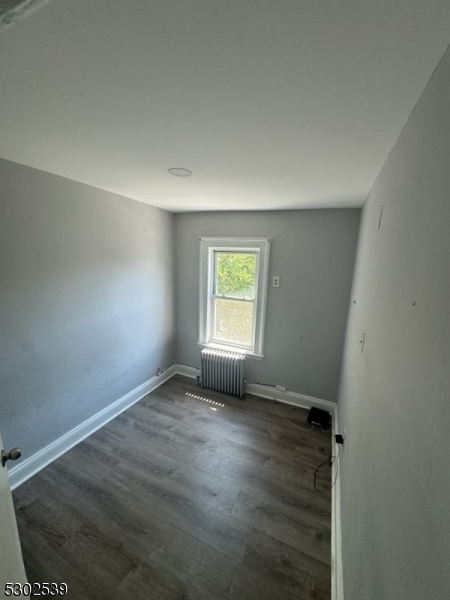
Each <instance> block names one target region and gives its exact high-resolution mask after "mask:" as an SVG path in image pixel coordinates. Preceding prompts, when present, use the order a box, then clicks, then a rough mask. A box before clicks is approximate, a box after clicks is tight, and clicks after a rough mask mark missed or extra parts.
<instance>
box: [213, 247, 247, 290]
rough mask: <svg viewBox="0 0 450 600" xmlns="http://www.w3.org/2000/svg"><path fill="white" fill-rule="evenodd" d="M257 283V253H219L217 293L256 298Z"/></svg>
mask: <svg viewBox="0 0 450 600" xmlns="http://www.w3.org/2000/svg"><path fill="white" fill-rule="evenodd" d="M255 283H256V254H244V253H235V254H233V253H231V252H218V253H217V272H216V294H217V295H219V296H233V297H235V298H254V297H255Z"/></svg>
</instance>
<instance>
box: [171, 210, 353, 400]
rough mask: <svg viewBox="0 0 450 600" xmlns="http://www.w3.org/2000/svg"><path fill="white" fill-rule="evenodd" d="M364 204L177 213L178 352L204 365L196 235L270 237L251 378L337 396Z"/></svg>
mask: <svg viewBox="0 0 450 600" xmlns="http://www.w3.org/2000/svg"><path fill="white" fill-rule="evenodd" d="M359 219H360V210H358V209H348V210H347V209H340V210H298V211H279V212H226V213H217V212H214V213H195V214H193V213H187V214H177V215H176V216H175V228H176V239H177V360H178V361H179V362H181V363H184V364H188V365H192V366H199V365H200V349H199V347H198V346H197V341H198V320H199V309H198V305H199V284H198V281H199V241H198V240H199V237H201V236H205V237H208V236H225V237H226V236H237V237H245V236H253V237H266V236H267V237H271V238H272V240H273V241H272V244H271V251H270V252H271V254H270V277H272V276H274V275H279V276H280V277H281V287H280V288H279V289H275V288H272V287H270V286H269V290H268V301H267V302H268V303H267V315H266V330H265V345H264V355H265V357H264V359H263V360H262V361H258V360H254V359H248V360H247V379H250V380H256V381H261V382H263V383H272V384H280V385H283V386H285V387H287V388H288V389H290V390H292V391H295V392H300V393H303V394H307V395H311V396H316V397H318V398H324V399H328V400H332V401H335V400H336V398H337V391H338V381H339V373H340V367H341V358H342V348H343V343H344V334H345V325H346V320H347V312H348V302H349V297H350V288H351V281H352V274H353V266H354V258H355V249H356V241H357V235H358V226H359Z"/></svg>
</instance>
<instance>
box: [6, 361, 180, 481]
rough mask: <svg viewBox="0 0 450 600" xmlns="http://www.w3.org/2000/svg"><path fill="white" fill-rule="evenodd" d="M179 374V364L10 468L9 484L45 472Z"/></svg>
mask: <svg viewBox="0 0 450 600" xmlns="http://www.w3.org/2000/svg"><path fill="white" fill-rule="evenodd" d="M176 372H177V369H176V365H172V366H171V367H169V368H168V369H167V371H164V373H162V374H161V375H159V376H156V375H155V377H152V378H151V379H149V380H148V381H146V382H145V383H143V384H142V385H140V386H138V387H137V388H135V389H134V390H132V391H131V392H129V393H128V394H125V396H122V398H119V400H116V401H115V402H113V404H110V405H109V406H107V407H106V408H104V409H103V410H101V411H100V412H98V413H97V414H95V415H94V416H93V417H91V418H90V419H87V421H84V422H83V423H81V424H80V425H78V426H77V427H75V428H74V429H71V430H70V431H68V432H67V433H65V434H64V435H62V436H61V437H60V438H58V439H57V440H55V441H54V442H52V443H51V444H49V445H48V446H45V448H42V450H39V452H36V453H35V454H33V455H32V456H30V457H29V458H25V459H24V460H23V461H21V462H20V463H19V464H17V465H14V466H13V467H12V468H10V469H9V472H8V474H9V483H10V486H11V489H13V490H14V489H15V488H17V487H18V486H19V485H21V484H22V483H24V482H25V481H26V480H27V479H29V478H30V477H32V476H33V475H35V474H36V473H38V472H39V471H40V470H41V469H43V468H44V467H46V466H47V465H48V464H50V463H51V462H53V461H54V460H56V459H57V458H58V457H60V456H61V455H62V454H64V453H65V452H67V451H68V450H70V449H71V448H73V447H74V446H76V444H78V443H80V442H81V441H82V440H84V439H85V438H87V437H88V436H89V435H91V434H92V433H94V431H97V429H100V427H103V425H106V423H108V422H109V421H111V419H114V418H115V417H117V415H120V413H122V412H123V411H124V410H126V409H127V408H129V407H130V406H132V405H133V404H135V402H138V401H139V400H141V398H143V397H144V396H146V395H147V394H149V393H150V392H152V391H153V390H155V389H156V388H157V387H159V386H160V385H162V384H163V383H164V382H165V381H167V380H168V379H170V378H171V377H173V375H175V373H176Z"/></svg>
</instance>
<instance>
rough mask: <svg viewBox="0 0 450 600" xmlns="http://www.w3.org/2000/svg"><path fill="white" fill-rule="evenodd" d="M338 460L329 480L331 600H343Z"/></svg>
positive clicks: (335, 420) (335, 427) (335, 421)
mask: <svg viewBox="0 0 450 600" xmlns="http://www.w3.org/2000/svg"><path fill="white" fill-rule="evenodd" d="M332 432H333V438H334V435H335V434H336V433H339V423H338V409H337V406H336V408H335V410H334V413H333V427H332ZM338 462H339V459H338V460H337V461H334V463H333V467H332V470H331V478H332V479H331V480H332V481H336V483H335V485H334V487H333V489H332V492H331V600H344V586H343V572H342V529H341V474H340V469H339V464H338Z"/></svg>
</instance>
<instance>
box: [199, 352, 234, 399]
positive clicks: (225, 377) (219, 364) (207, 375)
mask: <svg viewBox="0 0 450 600" xmlns="http://www.w3.org/2000/svg"><path fill="white" fill-rule="evenodd" d="M244 365H245V356H244V355H243V354H238V353H236V352H225V351H222V350H211V349H209V348H205V349H204V350H202V378H201V380H202V387H204V388H208V389H210V390H216V391H218V392H225V393H226V394H233V395H234V396H239V398H242V396H243V395H244V391H245V390H244Z"/></svg>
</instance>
